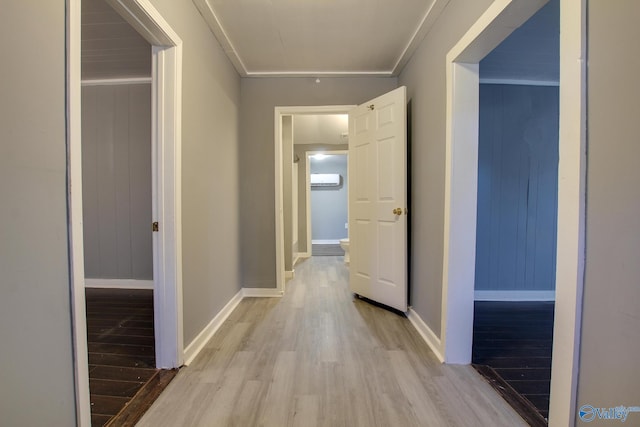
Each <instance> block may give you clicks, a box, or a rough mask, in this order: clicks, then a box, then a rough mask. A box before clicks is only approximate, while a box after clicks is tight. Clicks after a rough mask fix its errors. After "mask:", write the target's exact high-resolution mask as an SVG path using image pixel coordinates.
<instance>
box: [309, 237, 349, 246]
mask: <svg viewBox="0 0 640 427" xmlns="http://www.w3.org/2000/svg"><path fill="white" fill-rule="evenodd" d="M345 239H346V237H345ZM311 244H313V245H338V244H340V240H339V239H315V240H312V241H311Z"/></svg>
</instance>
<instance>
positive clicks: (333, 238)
mask: <svg viewBox="0 0 640 427" xmlns="http://www.w3.org/2000/svg"><path fill="white" fill-rule="evenodd" d="M306 163H307V168H306V170H307V177H306V180H307V182H308V183H309V184H308V186H307V222H308V226H307V227H309V226H310V227H311V234H310V236H311V248H312V251H311V254H312V256H342V257H345V258H344V262H345V264H348V263H349V255H348V252H347V253H345V249H346V250H348V238H349V212H348V199H349V195H348V185H349V184H348V183H349V174H348V153H347V152H346V151H328V152H323V151H313V152H307V155H306Z"/></svg>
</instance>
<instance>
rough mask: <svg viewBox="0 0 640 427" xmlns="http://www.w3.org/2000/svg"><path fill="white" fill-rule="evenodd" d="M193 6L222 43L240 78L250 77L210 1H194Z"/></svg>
mask: <svg viewBox="0 0 640 427" xmlns="http://www.w3.org/2000/svg"><path fill="white" fill-rule="evenodd" d="M193 4H194V5H195V6H196V9H198V11H199V12H200V15H202V18H203V19H204V21H205V22H206V24H207V26H208V27H209V29H210V30H211V32H212V33H213V35H214V37H215V38H216V39H217V40H218V43H220V46H221V47H222V50H223V51H224V53H225V54H226V55H227V57H228V58H229V60H230V61H231V63H232V64H233V66H234V67H235V69H236V71H237V72H238V74H240V77H247V76H248V72H247V68H246V67H245V65H244V63H243V62H242V59H241V58H240V56H238V53H237V51H236V49H235V48H234V47H233V44H232V43H231V40H230V39H229V37H228V36H227V33H226V31H225V30H224V28H223V27H222V24H220V20H219V19H218V17H217V16H216V14H215V12H214V10H213V8H212V7H211V5H210V4H209V1H208V0H193Z"/></svg>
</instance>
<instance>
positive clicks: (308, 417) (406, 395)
mask: <svg viewBox="0 0 640 427" xmlns="http://www.w3.org/2000/svg"><path fill="white" fill-rule="evenodd" d="M138 426H153V427H158V426H171V427H177V426H207V427H214V426H241V427H249V426H269V427H271V426H273V427H283V426H304V427H312V426H324V427H341V426H344V427H356V426H362V427H373V426H384V427H387V426H403V427H404V426H509V427H513V426H526V424H525V423H524V421H523V420H522V419H521V418H520V417H519V416H518V415H517V414H516V413H515V412H514V411H513V410H512V409H511V407H509V406H508V405H507V404H506V403H505V402H504V400H502V398H501V397H500V396H498V394H497V393H496V392H495V391H494V390H493V389H492V388H491V386H489V384H487V383H486V382H485V381H484V380H483V379H482V378H481V377H480V376H479V375H478V374H477V373H476V372H475V371H474V370H473V368H471V367H470V366H453V365H442V364H440V363H439V362H438V360H437V359H436V358H435V356H434V355H433V353H432V352H431V351H430V350H429V348H428V347H427V345H426V344H425V343H424V342H423V341H422V339H421V337H420V336H419V335H418V333H417V332H416V331H415V329H414V328H413V326H412V325H411V324H410V323H409V321H408V320H407V319H405V318H403V317H401V316H399V315H397V314H394V313H391V312H388V311H386V310H383V309H381V308H378V307H375V306H373V305H371V304H368V303H367V302H364V301H361V300H354V299H353V297H352V295H351V293H350V292H349V289H348V270H347V268H346V267H345V266H344V265H343V264H342V257H313V258H310V259H308V260H306V261H304V262H302V263H301V264H299V265H297V266H296V277H295V279H293V280H291V281H290V282H289V283H288V284H287V292H286V294H285V295H284V297H282V298H281V299H279V298H246V299H244V300H243V301H242V302H241V303H240V305H239V306H238V308H237V309H236V310H235V311H234V312H233V313H232V315H231V316H230V317H229V319H228V320H227V321H226V322H225V323H224V324H223V326H222V327H221V328H220V330H219V331H218V332H217V333H216V334H215V336H214V337H213V338H212V339H211V341H210V342H209V343H208V344H207V346H206V348H205V349H204V350H203V351H202V352H201V353H200V355H198V357H197V358H196V359H195V360H194V362H193V363H192V364H191V365H190V366H188V367H185V368H183V369H182V370H181V371H180V373H179V374H178V375H177V377H176V378H175V379H174V380H173V382H172V383H171V384H170V385H169V387H167V389H166V390H165V391H164V393H163V394H162V395H161V396H160V398H159V399H158V400H157V401H156V402H155V404H154V405H153V406H152V407H151V409H150V410H149V411H148V412H147V414H146V415H145V416H144V417H143V419H142V420H141V421H140V422H139V424H138Z"/></svg>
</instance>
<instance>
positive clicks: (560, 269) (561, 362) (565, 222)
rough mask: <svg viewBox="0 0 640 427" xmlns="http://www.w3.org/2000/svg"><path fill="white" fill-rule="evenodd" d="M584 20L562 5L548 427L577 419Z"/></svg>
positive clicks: (579, 9)
mask: <svg viewBox="0 0 640 427" xmlns="http://www.w3.org/2000/svg"><path fill="white" fill-rule="evenodd" d="M586 15H587V1H586V0H580V1H575V0H560V28H562V31H561V32H560V82H561V85H560V148H559V156H560V162H559V166H558V252H557V261H556V265H557V267H556V307H555V318H554V329H553V357H552V362H551V363H552V365H551V402H550V407H549V426H551V427H556V426H573V425H574V424H575V417H576V395H577V390H578V385H577V383H578V374H579V372H578V370H579V362H580V330H581V326H582V292H583V286H584V267H585V265H584V262H585V259H584V258H585V215H586V213H585V200H586V168H587V154H586V150H587V124H586V123H587V70H586V64H587V35H586V34H587V19H586Z"/></svg>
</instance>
